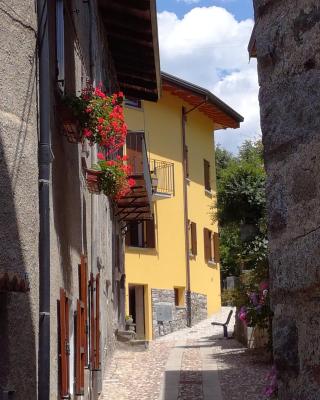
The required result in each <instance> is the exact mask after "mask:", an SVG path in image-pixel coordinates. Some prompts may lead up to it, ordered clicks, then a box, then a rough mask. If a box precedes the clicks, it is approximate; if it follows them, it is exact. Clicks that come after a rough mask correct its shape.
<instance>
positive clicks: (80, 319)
mask: <svg viewBox="0 0 320 400" xmlns="http://www.w3.org/2000/svg"><path fill="white" fill-rule="evenodd" d="M84 324H85V315H84V304H83V302H82V301H80V300H77V325H76V394H77V395H83V394H84V366H85V340H84V335H83V332H84V328H85V326H84Z"/></svg>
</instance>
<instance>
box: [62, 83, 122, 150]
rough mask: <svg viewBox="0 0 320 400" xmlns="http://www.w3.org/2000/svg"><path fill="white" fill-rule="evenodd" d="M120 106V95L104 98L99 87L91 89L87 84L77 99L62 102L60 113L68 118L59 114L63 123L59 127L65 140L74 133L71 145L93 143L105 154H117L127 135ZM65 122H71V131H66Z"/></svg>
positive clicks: (104, 95)
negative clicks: (102, 148)
mask: <svg viewBox="0 0 320 400" xmlns="http://www.w3.org/2000/svg"><path fill="white" fill-rule="evenodd" d="M122 102H123V93H122V92H119V93H114V94H112V95H110V96H107V95H106V94H105V93H104V92H103V91H102V90H101V85H100V86H99V87H93V86H92V85H91V84H89V83H88V84H87V86H86V87H85V88H84V89H83V90H82V92H81V95H80V96H70V95H68V96H65V98H64V99H63V103H64V105H65V111H64V112H65V114H67V115H68V116H65V117H64V116H63V112H62V117H63V119H64V121H66V122H64V123H63V127H64V129H63V132H64V134H67V137H68V138H69V136H71V134H72V131H73V130H74V131H77V133H75V135H74V140H73V142H76V141H82V140H84V139H85V138H86V139H87V140H88V141H89V144H90V145H93V144H95V143H96V144H98V145H99V146H101V147H104V148H105V149H106V153H107V154H112V153H115V152H117V151H118V150H119V149H120V148H121V147H122V146H123V145H124V143H125V140H126V135H127V125H126V124H125V122H124V116H123V107H122ZM68 121H69V122H70V121H72V123H73V125H72V126H73V128H72V129H69V128H68V129H67V127H68V126H70V123H69V125H68V124H67V122H68ZM75 121H76V122H77V124H76V125H75ZM65 126H66V128H65ZM76 127H77V129H76ZM68 140H69V139H68Z"/></svg>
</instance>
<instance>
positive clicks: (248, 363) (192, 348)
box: [100, 307, 270, 400]
mask: <svg viewBox="0 0 320 400" xmlns="http://www.w3.org/2000/svg"><path fill="white" fill-rule="evenodd" d="M228 311H229V309H228V308H226V307H224V308H223V310H222V312H221V313H219V314H216V315H214V316H212V317H211V318H209V319H207V320H205V321H202V322H200V323H199V324H197V325H195V326H193V327H192V328H190V329H189V328H187V329H183V330H180V331H177V332H173V333H171V334H169V335H167V336H163V337H161V338H160V339H157V340H155V341H153V342H151V343H150V346H149V349H148V350H146V351H142V352H132V351H130V350H123V349H121V350H120V349H119V350H117V351H116V353H115V355H114V357H113V360H112V364H111V367H110V368H109V370H108V372H107V375H106V376H105V377H104V381H103V392H102V394H101V396H100V400H107V399H108V400H129V399H130V400H209V399H210V400H243V399H246V400H260V399H263V389H264V387H265V384H266V376H267V374H268V371H269V369H270V364H269V363H268V361H267V360H266V359H265V358H264V357H263V356H262V355H261V353H259V352H257V351H252V350H250V351H249V350H246V349H245V348H243V347H242V346H241V345H240V344H239V343H238V342H237V341H235V340H234V339H229V340H224V339H223V338H222V337H223V335H222V328H221V327H213V326H212V325H211V322H212V321H223V322H224V321H225V319H226V315H227V314H228ZM233 323H234V322H233V321H232V320H231V322H230V325H229V326H230V329H229V330H230V333H229V334H232V332H231V329H232V326H233Z"/></svg>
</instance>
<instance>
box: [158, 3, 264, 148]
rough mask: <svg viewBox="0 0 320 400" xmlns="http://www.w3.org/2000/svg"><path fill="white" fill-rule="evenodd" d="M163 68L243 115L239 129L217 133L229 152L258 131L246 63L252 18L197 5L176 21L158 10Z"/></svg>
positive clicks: (252, 67)
mask: <svg viewBox="0 0 320 400" xmlns="http://www.w3.org/2000/svg"><path fill="white" fill-rule="evenodd" d="M158 21H159V40H160V51H161V67H162V70H163V71H166V72H169V73H171V74H173V75H176V76H178V77H181V78H184V79H186V80H188V81H190V82H192V83H195V84H198V85H200V86H203V87H205V88H207V89H209V90H211V91H212V92H213V93H214V94H215V95H217V96H218V97H220V98H221V99H222V100H224V101H226V102H227V103H228V104H229V105H230V106H232V107H233V108H234V109H235V110H236V111H238V112H239V113H240V114H242V115H243V116H244V118H245V122H244V123H243V124H242V127H241V129H239V130H235V131H233V130H227V131H219V133H217V134H216V141H217V142H218V143H221V144H222V145H223V146H224V147H227V148H228V149H230V150H232V151H236V149H237V147H238V146H239V144H241V142H243V141H244V140H245V139H248V138H256V137H257V136H259V135H260V124H259V105H258V80H257V72H256V61H255V60H252V61H251V62H250V63H249V62H248V61H249V60H248V52H247V45H248V42H249V38H250V35H251V32H252V29H253V21H252V20H251V19H248V20H245V21H240V22H239V21H237V20H236V19H235V18H234V16H233V15H232V14H230V13H229V12H228V11H227V10H226V9H224V8H222V7H217V6H212V7H195V8H193V9H192V10H191V11H190V12H188V13H187V14H185V15H184V17H183V18H182V19H179V18H178V17H177V15H176V14H174V13H171V12H168V11H163V12H161V13H159V14H158Z"/></svg>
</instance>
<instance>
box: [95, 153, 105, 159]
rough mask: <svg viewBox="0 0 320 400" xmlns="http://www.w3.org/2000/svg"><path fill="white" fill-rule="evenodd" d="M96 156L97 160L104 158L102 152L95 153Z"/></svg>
mask: <svg viewBox="0 0 320 400" xmlns="http://www.w3.org/2000/svg"><path fill="white" fill-rule="evenodd" d="M97 157H98V158H99V160H104V159H105V158H104V155H103V154H102V153H97Z"/></svg>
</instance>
